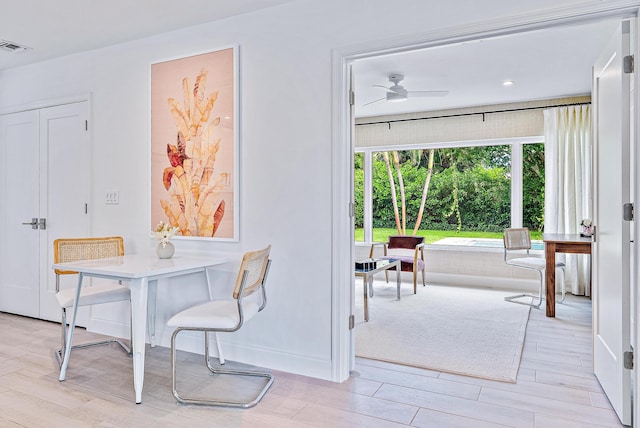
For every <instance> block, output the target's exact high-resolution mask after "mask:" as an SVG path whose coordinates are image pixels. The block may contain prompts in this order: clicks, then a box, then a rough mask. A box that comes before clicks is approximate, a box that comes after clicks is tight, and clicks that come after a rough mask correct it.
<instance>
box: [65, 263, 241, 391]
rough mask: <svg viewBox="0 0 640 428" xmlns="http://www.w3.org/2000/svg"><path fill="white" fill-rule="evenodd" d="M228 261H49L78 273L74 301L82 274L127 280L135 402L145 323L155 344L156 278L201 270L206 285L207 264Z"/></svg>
mask: <svg viewBox="0 0 640 428" xmlns="http://www.w3.org/2000/svg"><path fill="white" fill-rule="evenodd" d="M228 261H229V260H227V259H224V258H220V257H212V256H204V255H189V254H184V255H183V254H181V255H176V256H174V257H172V258H170V259H160V258H158V256H157V255H156V254H127V255H124V256H119V257H110V258H104V259H93V260H79V261H74V262H66V263H55V264H53V266H52V267H53V268H54V269H63V270H68V271H75V272H78V283H77V285H76V298H75V302H77V301H78V297H79V295H80V289H81V287H82V283H83V278H84V277H95V278H106V279H112V280H116V281H122V282H123V283H127V284H128V285H129V287H130V289H131V336H132V337H131V348H132V349H131V351H132V358H133V387H134V390H135V396H136V403H141V402H142V387H143V384H144V355H145V345H146V338H145V331H146V329H147V322H148V327H149V340H150V342H151V346H155V310H156V293H157V281H158V280H159V279H163V278H170V277H174V276H180V275H187V274H191V273H198V272H204V274H205V278H206V282H207V286H209V284H210V282H209V274H208V271H207V268H208V267H212V266H216V265H220V264H224V263H227V262H228ZM77 313H78V308H77V306H76V305H75V304H74V307H73V310H72V316H71V324H70V328H69V332H68V339H67V346H66V349H65V352H64V359H63V361H62V366H61V367H60V377H59V380H60V381H63V380H65V377H66V372H67V367H68V365H69V357H70V355H71V352H70V350H71V346H72V341H73V331H74V327H75V325H76V316H77Z"/></svg>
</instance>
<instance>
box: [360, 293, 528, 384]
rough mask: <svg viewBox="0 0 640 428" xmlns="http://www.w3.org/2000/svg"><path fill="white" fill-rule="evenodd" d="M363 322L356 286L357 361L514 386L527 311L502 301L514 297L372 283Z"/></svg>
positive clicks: (505, 294)
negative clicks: (415, 290)
mask: <svg viewBox="0 0 640 428" xmlns="http://www.w3.org/2000/svg"><path fill="white" fill-rule="evenodd" d="M374 290H375V295H374V297H373V298H369V299H368V301H369V321H368V322H365V321H364V315H363V313H364V312H363V311H364V309H363V296H362V294H363V292H362V281H360V280H358V281H357V282H356V291H357V292H356V320H357V321H356V329H355V330H356V331H355V337H356V347H355V348H356V356H358V357H363V358H370V359H374V360H381V361H388V362H393V363H399V364H404V365H409V366H414V367H421V368H426V369H430V370H436V371H442V372H448V373H455V374H460V375H465V376H473V377H478V378H483V379H491V380H498V381H503V382H515V381H516V376H517V374H518V368H519V367H520V357H521V355H522V347H523V343H524V337H525V331H526V328H527V321H528V319H529V310H530V307H529V306H526V305H518V304H514V303H509V302H505V301H504V297H505V296H509V295H512V294H514V293H510V292H504V291H495V290H487V289H474V288H462V287H452V286H438V285H427V286H426V287H422V286H419V287H418V293H417V294H413V287H411V286H404V285H403V288H402V293H401V300H396V287H395V284H393V285H391V282H390V283H389V284H388V285H387V284H386V283H385V282H384V280H382V281H375V282H374Z"/></svg>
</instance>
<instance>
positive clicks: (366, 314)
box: [362, 275, 369, 321]
mask: <svg viewBox="0 0 640 428" xmlns="http://www.w3.org/2000/svg"><path fill="white" fill-rule="evenodd" d="M368 284H369V280H368V278H367V275H365V276H364V277H362V286H363V287H364V320H365V321H369V300H368V294H369V293H367V287H368Z"/></svg>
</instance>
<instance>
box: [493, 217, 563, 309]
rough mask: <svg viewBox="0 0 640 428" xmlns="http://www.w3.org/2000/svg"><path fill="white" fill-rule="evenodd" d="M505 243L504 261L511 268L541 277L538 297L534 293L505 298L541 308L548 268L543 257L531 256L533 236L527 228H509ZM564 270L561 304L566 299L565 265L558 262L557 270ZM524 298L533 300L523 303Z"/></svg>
mask: <svg viewBox="0 0 640 428" xmlns="http://www.w3.org/2000/svg"><path fill="white" fill-rule="evenodd" d="M502 238H503V242H504V261H505V263H506V264H508V265H509V266H513V267H516V268H520V269H528V270H535V271H536V272H538V275H539V277H540V284H539V286H538V295H535V294H532V293H523V294H516V295H515V296H508V297H505V298H504V300H506V301H507V302H512V303H518V304H521V305H528V306H533V307H534V308H539V307H540V305H541V304H542V300H544V296H545V292H544V286H545V281H544V277H545V270H546V268H547V262H546V260H545V259H544V258H543V257H533V256H531V255H530V254H529V251H530V250H531V234H530V232H529V229H528V228H526V227H521V228H509V229H505V230H504V234H503V237H502ZM557 268H560V269H562V274H563V275H562V298H561V299H560V303H562V302H564V299H565V281H564V263H562V262H556V269H557ZM523 297H526V298H531V302H530V303H528V302H522V301H520V300H519V299H522V298H523Z"/></svg>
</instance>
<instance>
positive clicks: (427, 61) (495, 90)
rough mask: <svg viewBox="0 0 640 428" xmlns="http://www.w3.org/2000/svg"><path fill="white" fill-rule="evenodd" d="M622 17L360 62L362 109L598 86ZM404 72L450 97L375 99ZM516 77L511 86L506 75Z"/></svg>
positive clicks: (409, 81)
mask: <svg viewBox="0 0 640 428" xmlns="http://www.w3.org/2000/svg"><path fill="white" fill-rule="evenodd" d="M617 22H618V21H616V20H611V21H606V22H598V23H589V24H583V25H579V26H571V27H560V28H554V29H547V30H539V31H534V32H528V33H521V34H517V35H511V36H504V37H498V38H493V39H484V40H478V41H472V42H465V43H460V44H455V45H449V46H443V47H436V48H430V49H423V50H420V51H412V52H406V53H400V54H393V55H387V56H380V57H376V58H371V59H363V60H359V61H357V62H355V63H354V67H353V69H354V78H355V85H356V86H355V92H356V106H355V112H356V117H368V116H378V115H385V114H400V113H410V112H420V111H431V110H442V109H449V108H459V107H469V106H478V105H492V104H500V103H509V102H519V101H529V100H540V99H548V98H556V97H564V96H578V95H588V94H590V93H591V66H592V65H593V64H594V62H595V60H596V59H597V57H598V54H599V53H600V51H601V50H602V49H603V48H604V46H605V45H606V43H607V42H608V41H609V40H610V38H611V35H612V34H613V31H614V29H615V27H616V25H617ZM390 73H400V74H404V75H405V79H404V81H403V82H402V83H401V84H402V85H403V86H404V87H405V89H407V90H409V91H411V90H416V91H439V90H448V91H449V94H448V95H447V96H445V97H429V98H411V96H409V99H407V101H405V102H401V103H397V102H396V103H392V102H387V101H380V102H376V103H373V104H370V105H368V106H363V104H366V103H368V102H371V101H373V100H376V99H380V98H383V97H385V93H386V90H385V89H383V88H377V87H374V86H373V85H384V86H387V87H388V86H390V85H391V84H390V83H389V82H388V77H387V76H388V75H389V74H390ZM505 80H513V81H514V82H515V84H514V85H512V86H509V87H505V86H503V85H502V82H503V81H505Z"/></svg>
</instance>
